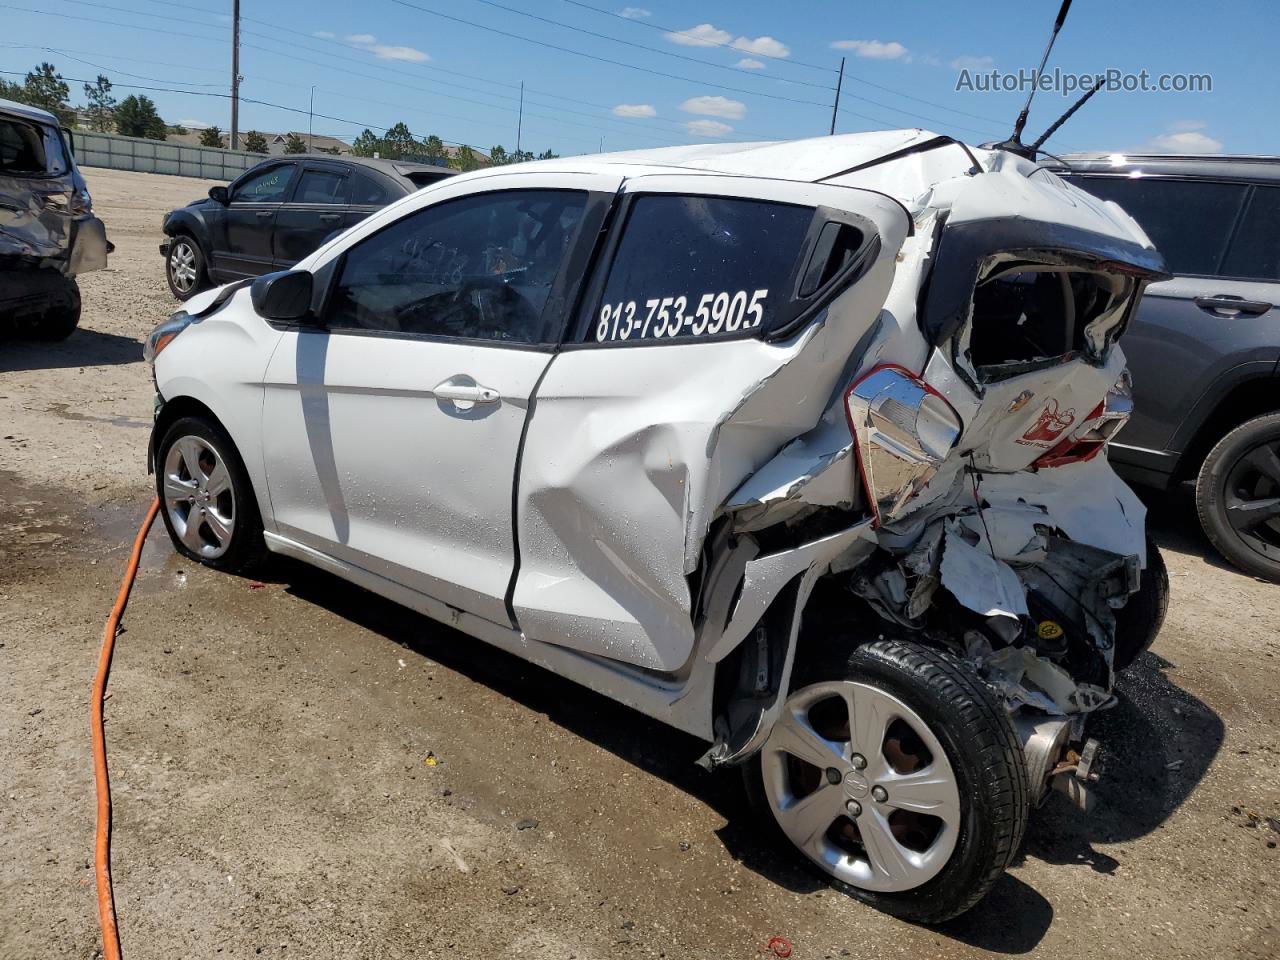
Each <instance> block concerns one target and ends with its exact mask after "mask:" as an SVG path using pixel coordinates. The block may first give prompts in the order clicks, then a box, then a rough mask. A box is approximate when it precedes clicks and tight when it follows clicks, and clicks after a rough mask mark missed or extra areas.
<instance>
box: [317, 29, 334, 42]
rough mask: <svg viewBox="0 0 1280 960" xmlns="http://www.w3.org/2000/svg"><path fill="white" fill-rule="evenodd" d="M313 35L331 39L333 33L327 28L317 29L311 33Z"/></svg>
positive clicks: (322, 38)
mask: <svg viewBox="0 0 1280 960" xmlns="http://www.w3.org/2000/svg"><path fill="white" fill-rule="evenodd" d="M312 36H313V37H319V38H320V39H321V40H332V39H333V34H332V33H330V32H329V31H328V30H317V31H316V32H315V33H313V34H312Z"/></svg>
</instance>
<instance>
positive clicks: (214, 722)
mask: <svg viewBox="0 0 1280 960" xmlns="http://www.w3.org/2000/svg"><path fill="white" fill-rule="evenodd" d="M87 176H88V180H89V186H90V189H91V190H92V192H93V195H94V198H95V201H96V204H97V207H98V209H99V212H100V214H101V216H102V217H103V219H104V220H105V221H106V223H107V228H108V231H109V235H110V237H111V239H112V240H113V241H114V242H115V243H116V246H117V251H116V253H115V255H114V256H113V257H112V259H111V268H110V269H109V270H108V271H105V272H102V273H97V274H93V275H90V276H88V277H85V278H84V279H83V284H82V285H83V290H84V304H85V309H84V321H83V326H82V329H81V330H80V331H79V332H77V333H76V334H75V335H74V336H73V337H71V339H70V340H68V341H67V342H66V343H63V344H58V345H54V346H49V345H34V344H23V343H16V342H5V343H0V691H2V692H3V697H2V702H0V957H2V958H5V960H37V958H38V960H48V958H84V960H87V958H90V957H94V956H95V955H96V953H97V950H98V932H97V925H96V919H95V906H94V904H95V901H94V887H93V880H92V870H91V869H90V864H91V859H92V846H93V844H92V841H93V811H94V803H93V783H92V774H91V765H90V751H89V723H88V718H89V707H88V693H89V687H90V682H91V679H92V675H93V670H94V665H95V661H96V656H97V651H98V642H99V636H100V631H101V626H102V622H103V619H104V617H105V615H106V612H107V608H108V606H109V604H110V601H111V598H112V597H113V595H114V593H115V590H116V586H117V578H118V576H119V574H120V570H121V567H122V563H123V560H124V557H125V555H126V553H127V545H128V543H129V541H130V540H131V538H132V535H133V532H134V530H135V529H136V525H137V523H138V521H139V520H140V518H141V517H142V515H143V513H144V512H145V507H146V503H147V500H148V498H149V497H150V495H151V487H150V481H149V478H148V477H147V475H146V470H145V459H144V458H145V453H144V451H145V444H146V440H147V436H148V427H149V420H150V413H151V396H152V390H151V383H150V379H149V376H148V372H147V369H146V366H145V364H144V363H143V362H142V351H141V340H142V338H143V337H144V336H145V334H146V333H147V331H148V330H149V329H150V328H151V326H152V325H153V324H155V323H156V322H157V321H159V320H161V319H163V318H164V317H165V316H166V315H167V314H168V313H170V312H171V311H172V310H173V309H174V302H173V301H172V299H171V298H170V296H169V294H168V291H167V289H166V287H165V284H164V280H163V275H162V269H161V260H160V257H159V255H158V253H157V251H156V244H157V242H158V241H159V240H160V239H161V234H160V218H161V215H162V214H163V213H164V212H165V211H166V210H168V209H169V208H171V207H173V206H175V205H177V204H180V203H184V202H187V201H189V200H191V199H195V198H197V197H199V196H201V195H202V194H203V193H204V192H205V190H206V189H207V188H208V186H209V184H208V183H203V182H200V181H195V180H188V179H180V178H176V177H163V176H148V175H143V174H126V173H113V172H108V171H102V170H89V171H87ZM1151 502H1152V506H1153V512H1154V519H1153V526H1154V531H1155V534H1156V537H1157V539H1158V540H1159V541H1160V543H1161V544H1162V546H1163V547H1164V549H1165V551H1166V557H1167V559H1168V564H1169V567H1170V572H1171V576H1172V584H1173V601H1172V606H1171V610H1170V616H1169V620H1168V623H1167V624H1166V626H1165V629H1164V632H1163V634H1162V635H1161V637H1160V638H1159V639H1158V641H1157V642H1156V644H1155V647H1154V650H1153V652H1152V653H1151V654H1149V655H1147V656H1146V657H1144V658H1143V659H1142V660H1141V661H1140V663H1139V664H1138V665H1137V666H1136V667H1135V668H1134V670H1133V672H1132V674H1131V675H1130V676H1129V677H1128V678H1126V679H1125V681H1124V682H1123V684H1122V686H1121V694H1122V697H1121V703H1120V705H1119V706H1118V707H1117V708H1115V709H1114V710H1112V711H1110V712H1109V713H1107V714H1106V715H1104V716H1102V717H1100V718H1099V722H1097V723H1096V724H1095V726H1094V727H1093V732H1094V735H1095V736H1098V737H1099V738H1100V739H1102V740H1103V742H1104V744H1105V746H1106V749H1107V751H1108V753H1107V762H1106V767H1105V773H1104V776H1103V780H1102V783H1101V793H1102V807H1101V810H1100V811H1098V812H1097V813H1095V814H1094V815H1093V816H1091V817H1084V816H1083V815H1080V814H1077V813H1075V812H1074V811H1073V810H1072V809H1070V808H1069V807H1068V806H1067V805H1066V803H1065V802H1064V801H1062V800H1061V798H1059V797H1056V796H1055V797H1054V798H1051V799H1050V801H1049V802H1048V804H1047V805H1046V806H1045V807H1044V808H1043V809H1041V810H1040V811H1038V812H1037V813H1036V814H1035V815H1034V817H1033V820H1032V824H1031V828H1030V831H1029V838H1028V841H1027V844H1026V849H1025V854H1024V856H1023V857H1022V859H1021V860H1020V862H1019V863H1018V864H1017V865H1016V866H1015V867H1014V869H1013V870H1012V871H1010V873H1009V875H1008V876H1007V877H1006V878H1005V879H1004V880H1003V881H1002V882H1001V883H1000V884H999V885H998V887H997V888H996V890H995V892H994V894H993V895H992V896H991V897H990V898H989V899H988V900H987V901H986V902H984V903H983V904H981V905H980V906H979V907H978V908H977V909H975V910H974V911H972V912H971V913H970V914H968V915H967V916H965V917H963V918H961V919H960V920H958V921H955V922H952V923H951V924H949V925H947V926H945V927H943V928H941V929H925V928H919V927H913V926H910V925H908V924H904V923H900V922H898V921H895V920H892V919H890V918H887V917H885V916H882V915H880V914H877V913H875V912H873V911H871V910H869V909H867V908H865V907H862V906H860V905H859V904H857V903H856V902H853V901H851V900H849V899H847V898H845V897H843V896H841V895H839V894H837V893H835V892H833V891H831V890H829V889H827V888H825V887H824V886H823V885H821V884H820V883H817V882H815V880H814V879H813V877H812V876H811V875H810V874H809V872H808V871H807V870H805V869H803V868H799V867H797V866H796V864H795V862H794V861H793V860H792V858H791V855H790V853H789V852H788V851H786V850H783V849H780V848H777V847H774V846H771V845H769V844H768V843H764V842H762V841H761V840H760V839H759V837H758V829H757V826H756V824H755V821H753V819H752V816H751V814H750V813H749V812H748V810H747V809H746V806H745V803H744V801H743V799H742V795H741V792H740V790H739V786H738V781H737V779H736V777H734V776H733V775H724V774H720V775H709V774H705V773H703V772H701V771H700V770H699V769H697V768H696V767H694V766H693V764H692V761H693V760H694V758H695V757H696V756H697V755H698V754H699V753H700V752H701V750H702V748H703V745H702V744H699V743H697V742H695V741H693V740H691V739H690V738H688V737H685V736H683V735H681V734H678V733H675V732H673V731H671V730H668V729H666V728H664V727H662V726H660V725H659V724H657V723H654V722H652V721H649V720H646V719H644V718H642V717H640V716H639V715H637V714H633V713H631V712H629V711H627V710H626V709H623V708H622V707H619V706H616V705H614V704H612V703H610V702H608V701H606V700H604V699H602V698H600V697H598V696H595V695H593V694H591V693H588V692H586V691H584V690H582V689H579V688H577V687H575V686H573V685H572V684H570V683H567V682H565V681H563V680H560V679H558V678H556V677H554V676H552V675H550V674H547V673H545V672H543V671H541V670H538V669H535V668H532V667H529V666H527V665H525V664H523V663H522V662H520V661H518V660H516V659H513V658H512V657H509V656H507V655H505V654H502V653H499V652H496V651H494V650H491V649H488V648H486V647H484V646H482V645H480V644H479V643H478V642H477V641H474V640H471V639H469V638H467V637H464V636H462V635H460V634H457V633H454V632H452V631H451V630H449V629H447V628H444V627H441V626H438V625H435V624H433V623H431V622H430V621H427V620H424V619H421V618H419V617H417V616H415V615H412V614H410V613H407V612H405V611H404V610H402V609H400V608H398V607H396V606H394V605H393V604H390V603H388V602H386V601H383V600H380V599H377V598H374V597H371V596H369V595H367V594H365V593H363V592H361V591H359V590H357V589H354V588H351V587H348V586H346V585H344V584H343V583H341V582H340V581H338V580H336V579H334V578H332V577H329V576H326V575H323V574H320V573H318V572H313V571H310V570H308V569H305V568H303V567H301V566H296V565H291V564H281V565H280V566H279V567H278V568H276V569H275V570H274V573H273V576H272V577H271V578H270V579H268V580H267V581H266V582H265V584H264V585H261V586H260V585H259V584H256V583H251V582H249V581H245V580H241V579H236V578H233V577H228V576H225V575H221V574H217V573H213V572H212V571H209V570H206V569H204V568H201V567H198V566H194V565H192V564H190V563H187V562H185V561H183V560H181V559H179V558H178V557H177V556H176V555H175V554H174V553H173V552H172V550H171V549H170V548H169V545H168V543H167V541H166V540H165V539H164V535H163V532H162V531H161V530H160V529H159V527H158V526H157V529H156V531H154V532H153V534H152V536H151V539H150V542H149V545H148V547H147V550H146V553H145V555H144V561H143V569H142V573H141V579H140V582H139V585H138V587H137V589H136V591H135V593H134V598H133V601H132V605H131V606H130V609H129V614H128V617H127V621H126V624H127V630H126V632H125V633H124V634H123V635H122V637H121V639H120V641H119V644H118V646H117V654H116V663H115V668H114V672H113V675H112V683H111V690H112V696H111V699H110V700H109V701H108V703H107V714H108V725H107V737H108V745H109V746H108V749H109V754H110V758H111V769H112V778H113V782H114V787H115V834H114V863H115V875H116V895H117V904H118V911H119V915H120V921H121V929H122V938H123V944H124V950H125V955H126V956H127V957H128V958H130V960H149V958H156V960H161V958H163V960H172V958H177V957H200V958H211V957H237V958H240V957H247V958H252V957H258V956H261V957H276V958H289V957H293V958H304V957H305V958H311V957H315V958H322V957H323V958H330V957H333V958H338V957H341V958H348V957H353V958H366V957H367V958H378V960H385V958H396V957H406V958H407V957H432V956H439V957H451V958H490V957H499V956H523V957H534V958H559V960H573V958H581V960H587V958H604V957H618V956H623V957H626V956H634V957H669V958H678V957H696V958H703V957H707V958H724V957H746V958H751V957H761V956H764V955H765V944H766V942H767V941H768V939H769V938H770V937H772V936H774V935H781V936H785V937H787V938H789V939H790V940H791V941H792V942H793V943H794V949H795V952H794V956H795V957H796V958H802V960H809V958H834V957H845V956H850V957H858V958H876V957H944V958H962V957H981V956H990V955H999V954H1034V955H1035V956H1038V957H1051V958H1056V957H1061V958H1071V960H1076V958H1079V957H1082V956H1088V957H1114V958H1124V960H1132V958H1135V957H1161V958H1169V957H1219V958H1220V957H1233V958H1234V957H1242V958H1243V957H1258V958H1264V957H1265V958H1272V957H1276V956H1278V955H1280V927H1278V926H1277V924H1278V923H1280V898H1277V887H1278V886H1280V869H1278V868H1280V849H1277V841H1280V820H1274V819H1273V820H1271V821H1270V823H1268V819H1267V818H1277V817H1280V772H1278V771H1280V735H1278V732H1277V731H1278V730H1280V725H1278V720H1280V639H1278V638H1277V623H1278V622H1280V588H1277V587H1275V586H1272V585H1269V584H1264V583H1259V582H1255V581H1253V580H1251V579H1249V578H1247V577H1245V576H1242V575H1241V574H1239V573H1236V572H1234V571H1232V570H1230V569H1228V568H1226V567H1224V565H1223V564H1221V563H1220V562H1219V561H1218V560H1217V559H1216V558H1215V556H1214V555H1213V553H1212V551H1211V550H1210V549H1209V547H1208V545H1207V544H1206V542H1205V541H1204V539H1203V537H1202V536H1201V535H1200V533H1199V532H1198V530H1197V528H1196V527H1195V525H1194V523H1193V522H1192V520H1191V514H1190V511H1189V508H1188V505H1187V504H1186V503H1185V502H1184V501H1182V500H1180V499H1179V498H1177V497H1174V498H1172V499H1170V500H1168V501H1166V500H1165V499H1164V498H1154V497H1153V498H1151ZM428 753H431V754H433V755H434V756H435V757H437V758H439V760H440V762H439V764H438V765H434V766H432V765H427V764H426V763H424V760H425V758H426V757H427V756H428ZM532 821H536V825H533V826H530V823H531V822H532ZM522 827H523V829H522Z"/></svg>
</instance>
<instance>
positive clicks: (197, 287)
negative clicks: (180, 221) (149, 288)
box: [164, 233, 209, 300]
mask: <svg viewBox="0 0 1280 960" xmlns="http://www.w3.org/2000/svg"><path fill="white" fill-rule="evenodd" d="M164 275H165V279H167V280H168V281H169V291H170V292H171V293H172V294H173V295H174V296H175V297H177V298H178V299H179V300H190V299H191V298H192V297H194V296H195V295H196V294H197V293H199V292H200V291H201V290H203V289H204V288H205V287H207V286H208V285H209V281H208V279H207V276H206V274H205V263H204V254H203V253H201V252H200V245H199V244H197V243H196V242H195V241H194V240H192V239H191V238H190V237H188V236H186V235H185V234H181V233H180V234H178V235H177V236H176V237H174V238H173V239H172V240H170V241H169V255H168V256H167V257H166V258H165V264H164Z"/></svg>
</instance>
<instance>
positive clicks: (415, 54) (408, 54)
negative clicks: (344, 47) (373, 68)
mask: <svg viewBox="0 0 1280 960" xmlns="http://www.w3.org/2000/svg"><path fill="white" fill-rule="evenodd" d="M369 52H370V53H372V54H373V55H374V56H375V57H377V58H378V59H379V60H407V61H408V62H409V63H426V62H427V61H428V60H430V59H431V57H430V56H429V55H427V54H425V53H423V52H422V51H421V50H418V49H416V48H414V47H389V46H387V45H386V44H382V43H375V44H374V45H373V46H371V47H369Z"/></svg>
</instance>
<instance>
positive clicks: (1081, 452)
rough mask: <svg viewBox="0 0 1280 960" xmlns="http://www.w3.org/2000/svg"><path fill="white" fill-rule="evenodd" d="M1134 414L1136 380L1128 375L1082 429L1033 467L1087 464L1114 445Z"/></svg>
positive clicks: (1113, 389) (1123, 375)
mask: <svg viewBox="0 0 1280 960" xmlns="http://www.w3.org/2000/svg"><path fill="white" fill-rule="evenodd" d="M1132 413H1133V380H1132V379H1131V378H1130V376H1129V371H1128V370H1125V371H1124V373H1122V374H1120V379H1119V380H1117V381H1116V382H1115V385H1114V386H1112V388H1111V389H1110V390H1109V391H1107V397H1106V399H1105V400H1103V401H1102V403H1100V404H1098V405H1097V406H1096V407H1094V408H1093V410H1092V411H1091V412H1090V414H1089V416H1087V417H1085V418H1084V421H1083V422H1082V423H1081V424H1080V429H1079V430H1077V431H1076V432H1075V433H1073V434H1072V435H1071V436H1069V437H1066V438H1065V439H1063V440H1061V441H1060V442H1059V443H1058V444H1057V445H1056V446H1054V447H1053V448H1052V449H1050V450H1049V451H1048V452H1047V453H1045V454H1044V455H1043V456H1041V457H1040V458H1038V459H1037V460H1036V462H1035V463H1033V464H1032V466H1033V467H1038V468H1045V467H1063V466H1066V465H1067V464H1069V463H1084V462H1085V461H1087V460H1092V459H1093V458H1094V457H1096V456H1097V455H1098V454H1100V453H1101V452H1102V451H1103V450H1105V449H1106V447H1107V444H1108V443H1110V442H1111V438H1112V437H1114V436H1115V435H1116V434H1117V433H1119V432H1120V428H1121V427H1123V426H1124V425H1125V424H1126V423H1128V422H1129V416H1130V414H1132Z"/></svg>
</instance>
